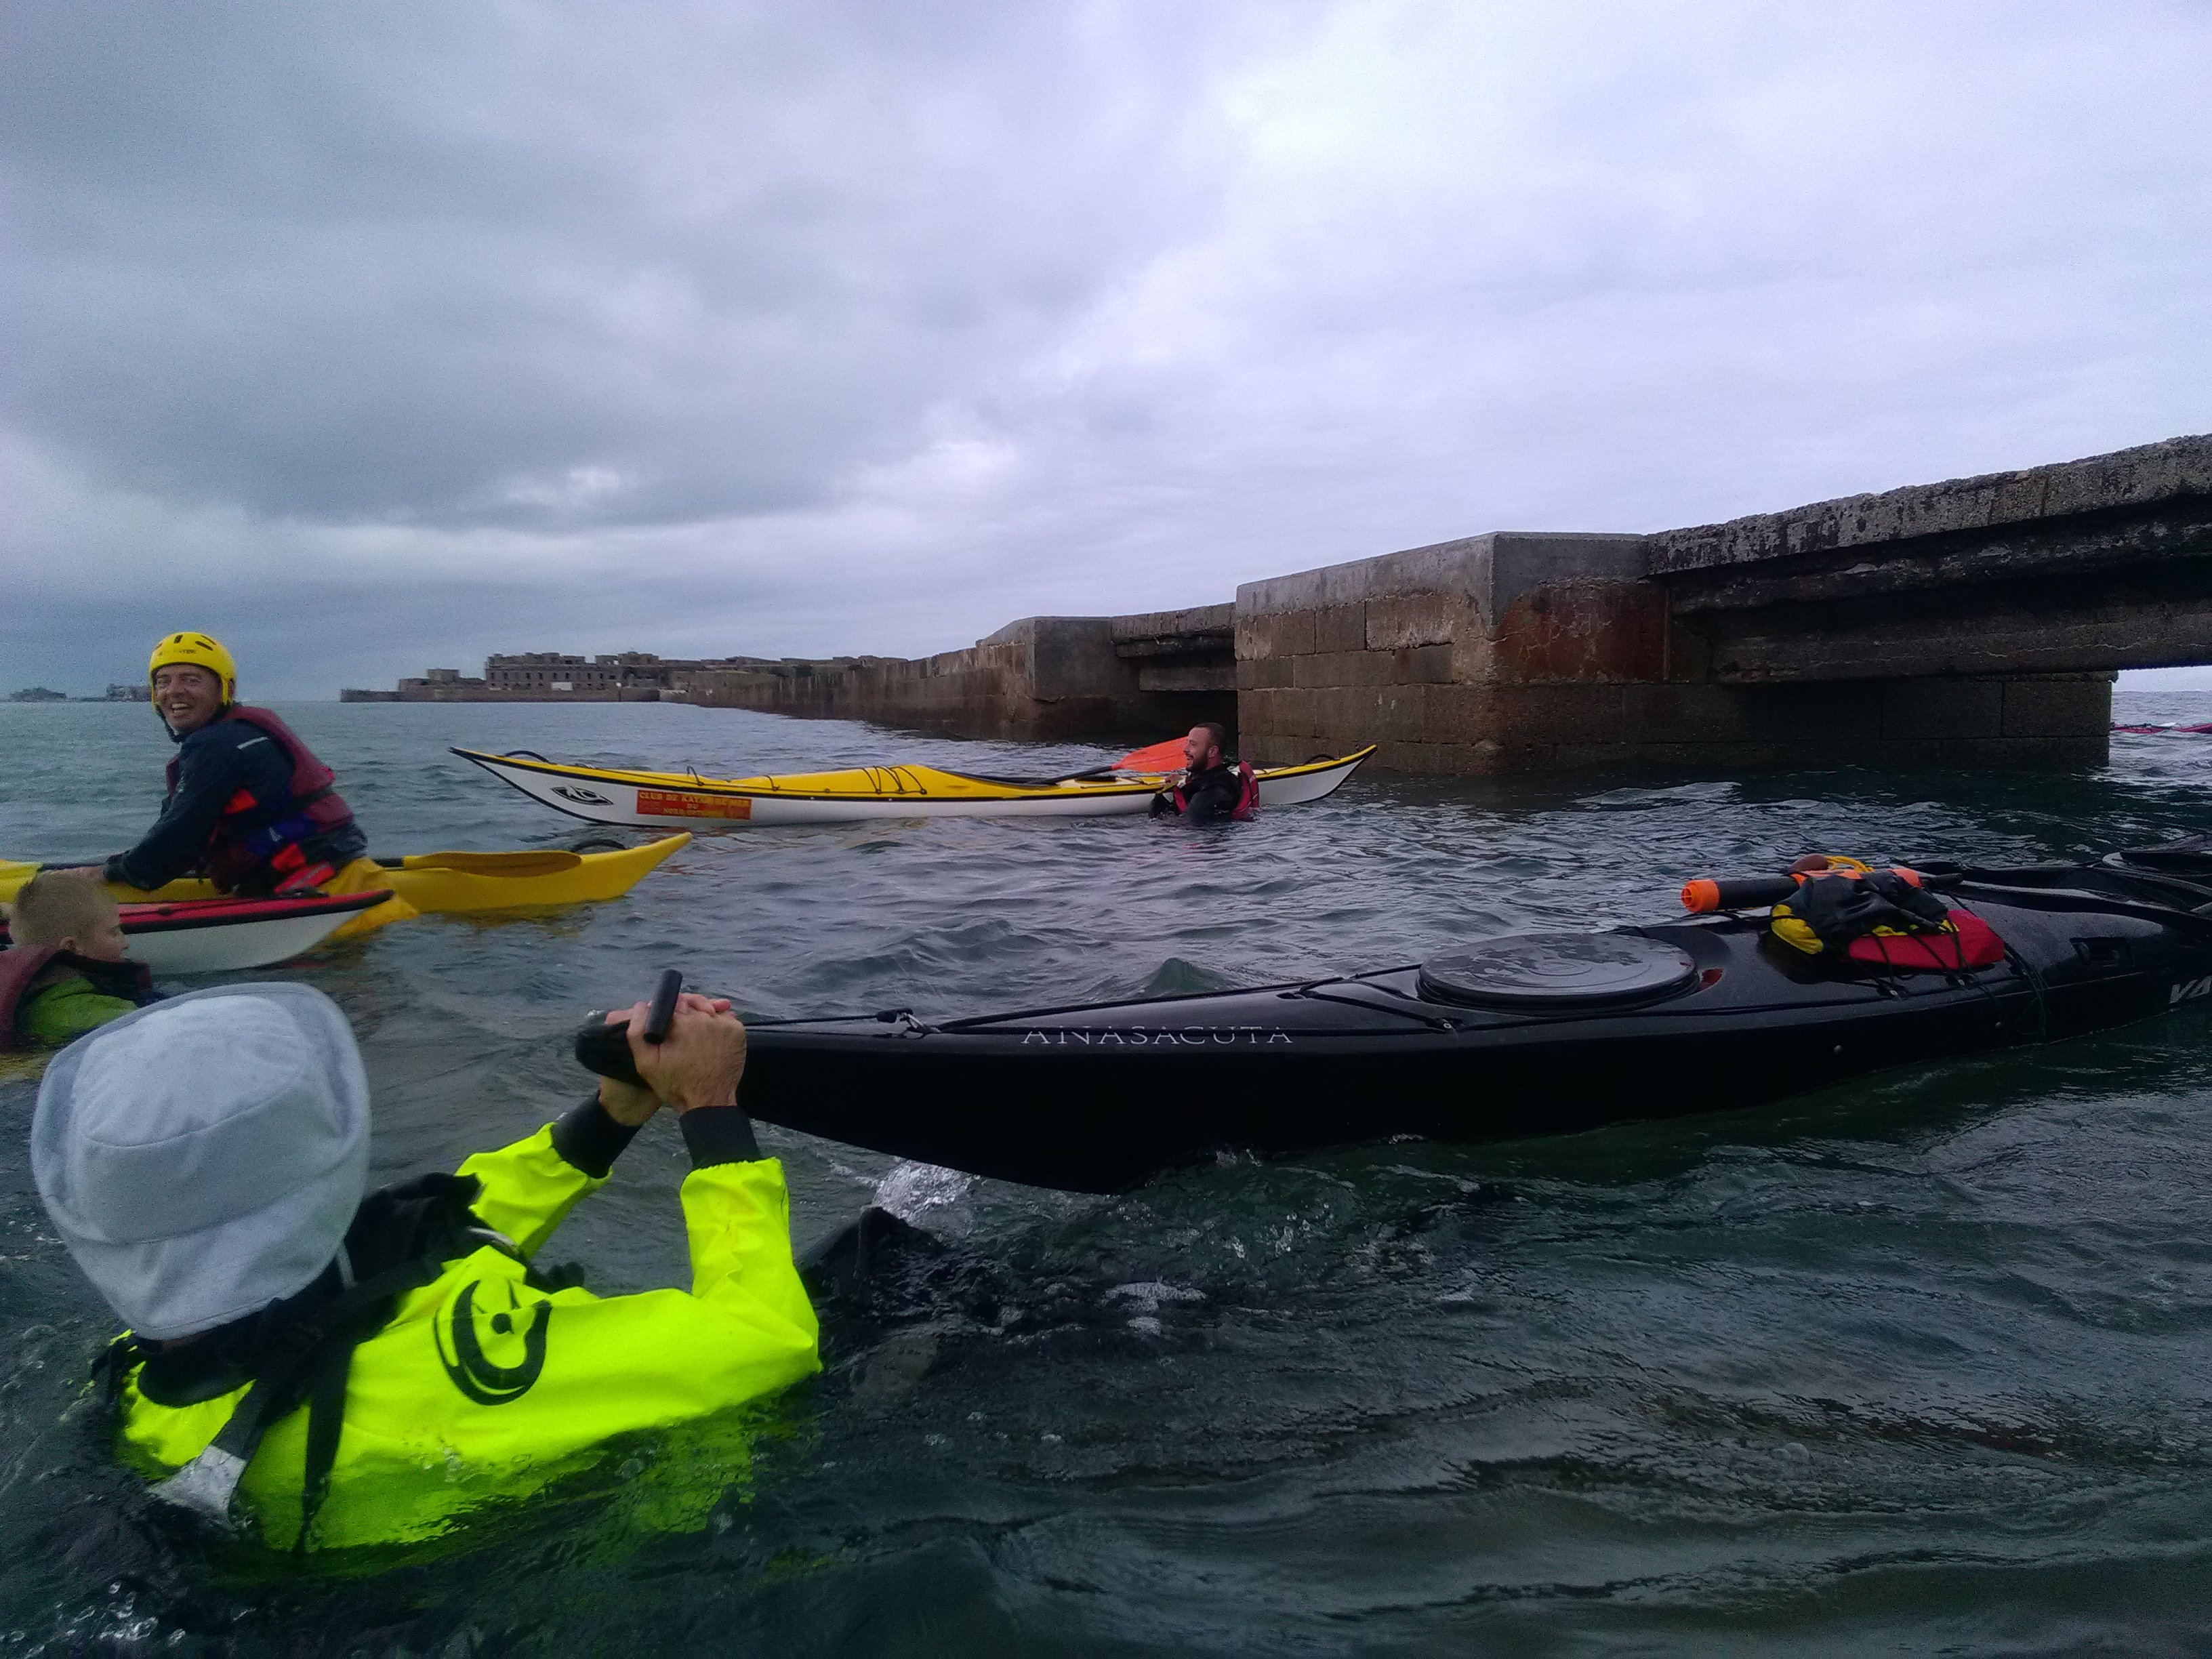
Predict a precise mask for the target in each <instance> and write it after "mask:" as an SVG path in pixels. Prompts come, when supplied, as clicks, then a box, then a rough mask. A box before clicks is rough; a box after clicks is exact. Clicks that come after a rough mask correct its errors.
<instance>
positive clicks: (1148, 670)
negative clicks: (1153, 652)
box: [1137, 658, 1237, 691]
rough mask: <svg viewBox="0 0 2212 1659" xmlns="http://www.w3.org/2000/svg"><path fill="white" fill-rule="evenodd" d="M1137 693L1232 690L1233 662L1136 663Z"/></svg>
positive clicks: (1141, 660) (1233, 685) (1233, 678)
mask: <svg viewBox="0 0 2212 1659" xmlns="http://www.w3.org/2000/svg"><path fill="white" fill-rule="evenodd" d="M1137 690H1139V691H1234V690H1237V665H1236V664H1235V663H1228V662H1225V663H1195V662H1148V661H1146V660H1145V659H1142V658H1139V659H1138V662H1137Z"/></svg>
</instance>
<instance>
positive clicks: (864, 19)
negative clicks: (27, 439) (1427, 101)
mask: <svg viewBox="0 0 2212 1659" xmlns="http://www.w3.org/2000/svg"><path fill="white" fill-rule="evenodd" d="M801 15H802V14H801V13H799V11H797V10H794V9H788V8H778V7H770V6H757V7H725V6H714V5H699V6H696V7H688V8H685V7H668V8H654V9H635V10H617V9H613V8H598V9H544V8H524V7H519V6H485V7H447V6H428V5H422V6H412V7H386V8H379V9H375V10H374V11H357V10H352V9H319V8H305V7H293V6H255V7H243V8H240V7H231V8H223V7H206V8H202V7H193V8H165V9H155V10H152V11H149V10H148V9H143V8H127V9H126V8H122V7H105V8H103V7H99V6H94V7H92V8H83V7H79V6H76V5H69V6H58V5H46V6H39V5H32V6H28V7H25V8H22V9H20V10H19V11H18V12H17V13H16V14H15V33H16V38H15V40H14V41H13V43H12V50H11V51H10V52H9V53H8V55H7V58H6V63H7V64H9V66H10V67H9V69H8V70H6V71H5V79H4V80H0V102H4V104H5V105H6V106H8V107H9V109H10V110H12V112H13V113H12V114H11V115H10V116H9V118H8V119H9V130H8V133H7V138H8V143H9V155H10V162H9V193H10V195H11V197H14V198H15V201H16V203H17V204H18V210H17V215H16V217H17V222H18V223H19V226H20V227H21V241H20V243H19V247H18V252H17V255H16V264H17V279H16V286H17V293H18V296H19V307H20V311H21V314H22V315H23V316H24V317H25V318H26V319H27V320H28V322H29V325H30V326H29V327H28V328H27V331H26V339H25V347H26V349H25V350H24V351H23V353H22V355H21V357H20V358H19V359H18V361H17V362H16V363H15V368H14V369H13V370H12V371H10V378H11V379H12V380H14V382H15V392H14V396H13V399H12V401H13V402H14V404H15V407H16V410H17V411H18V414H17V418H18V419H19V420H20V421H21V422H22V423H23V425H24V427H25V428H26V429H27V431H28V432H30V433H31V434H32V435H34V436H36V437H38V438H40V439H41V440H43V441H46V442H48V443H51V444H52V445H54V446H56V447H58V448H60V449H61V450H63V451H64V453H67V454H69V455H70V456H72V457H74V458H76V459H77V460H78V461H79V462H80V463H81V464H82V465H86V466H87V467H88V468H89V469H90V470H92V471H94V472H95V473H96V474H97V475H98V476H99V477H101V478H103V479H104V480H106V481H108V482H110V483H113V484H115V485H117V486H118V487H121V488H125V489H136V490H141V491H147V492H151V493H155V494H159V495H173V496H177V497H179V498H182V499H186V500H200V501H235V502H237V503H240V504H241V505H243V506H245V507H248V508H249V509H251V510H252V511H255V512H258V513H268V514H271V515H278V516H284V515H291V516H299V517H303V518H307V519H313V520H325V519H336V520H344V519H361V518H371V519H389V520H404V521H412V522H430V523H486V522H492V523H502V522H503V523H537V524H541V525H542V524H560V523H591V522H599V523H635V522H650V521H656V520H659V521H665V520H678V519H688V518H694V517H699V516H705V515H713V514H716V513H744V512H760V511H773V510H778V509H781V508H786V507H792V506H794V505H797V504H799V503H803V502H805V501H815V500H818V499H820V497H821V495H822V494H823V490H824V489H826V488H827V486H828V484H829V481H830V480H831V479H832V478H834V477H836V475H837V474H838V473H839V472H840V471H842V470H844V469H845V468H848V467H849V466H851V465H854V464H855V463H856V462H859V461H861V460H865V459H869V458H873V457H883V456H887V455H890V454H891V453H896V450H897V448H898V447H899V443H900V441H901V439H902V435H904V433H905V432H906V431H907V429H908V428H909V427H910V425H911V423H912V422H913V421H914V420H915V418H916V416H917V415H918V414H919V412H920V411H921V410H923V409H925V408H926V407H927V405H928V404H930V403H931V402H932V401H933V399H934V398H937V397H939V396H940V395H941V393H942V388H943V387H944V386H945V384H946V383H947V382H948V381H949V380H958V379H960V378H961V377H963V375H968V374H973V373H975V371H976V370H977V369H978V368H980V367H982V366H987V365H988V364H990V363H993V362H1010V361H1012V360H1014V359H1016V358H1018V356H1020V355H1021V354H1023V353H1024V352H1026V351H1030V350H1033V349H1036V346H1037V345H1038V343H1039V342H1040V340H1041V339H1042V337H1044V336H1045V335H1046V334H1047V332H1048V331H1050V330H1051V329H1052V328H1053V327H1054V326H1055V325H1057V324H1059V323H1060V322H1062V321H1064V320H1065V319H1066V318H1067V317H1068V316H1069V315H1070V314H1071V313H1074V312H1076V311H1079V309H1080V308H1081V307H1084V306H1085V304H1087V303H1088V302H1089V301H1091V299H1092V298H1094V297H1095V296H1096V295H1097V293H1098V291H1099V290H1100V289H1101V288H1102V286H1103V285H1105V284H1108V283H1111V282H1113V281H1114V280H1115V278H1116V276H1117V275H1118V274H1119V273H1120V272H1121V271H1122V270H1126V269H1127V268H1128V267H1129V266H1130V265H1131V264H1134V263H1137V262H1139V261H1141V260H1142V259H1144V258H1146V257H1148V256H1150V255H1151V254H1152V252H1155V251H1156V250H1157V249H1158V246H1160V244H1161V243H1162V241H1163V240H1164V239H1168V238H1171V237H1172V236H1173V235H1175V234H1177V232H1178V231H1179V230H1181V229H1182V228H1186V227H1187V226H1188V222H1190V220H1191V219H1192V217H1193V216H1194V214H1196V213H1197V212H1199V211H1200V210H1202V209H1203V207H1204V206H1205V201H1206V185H1207V181H1206V179H1205V178H1204V177H1203V176H1202V170H1200V174H1199V175H1198V176H1193V175H1191V173H1189V170H1188V169H1187V168H1185V167H1182V164H1181V162H1180V161H1179V159H1178V157H1177V155H1176V151H1177V149H1178V146H1181V145H1183V144H1185V143H1188V141H1189V139H1190V137H1191V134H1190V132H1189V115H1188V108H1187V106H1186V102H1185V99H1184V92H1185V89H1186V87H1187V83H1188V80H1189V78H1190V77H1191V76H1193V75H1194V74H1195V73H1196V72H1197V71H1198V70H1199V69H1200V68H1201V67H1202V66H1203V64H1204V61H1205V59H1206V55H1207V51H1208V46H1207V42H1206V40H1205V39H1204V38H1203V32H1202V31H1193V32H1192V33H1193V34H1194V36H1195V37H1196V38H1194V39H1192V40H1189V41H1188V43H1187V44H1186V45H1185V46H1181V47H1179V46H1177V45H1176V41H1175V40H1174V39H1173V37H1169V38H1168V39H1166V40H1164V42H1163V43H1162V44H1161V45H1160V46H1159V47H1158V49H1156V50H1152V51H1148V52H1143V53H1141V54H1136V55H1134V56H1133V61H1132V62H1130V63H1129V64H1128V65H1127V73H1126V74H1125V75H1124V76H1121V77H1118V78H1117V77H1104V78H1102V77H1101V76H1098V74H1097V62H1096V60H1095V58H1093V57H1091V55H1089V54H1086V53H1085V52H1084V51H1082V50H1080V48H1081V46H1082V45H1083V42H1082V40H1081V39H1080V37H1081V35H1082V33H1083V28H1082V25H1081V19H1082V18H1083V16H1084V15H1085V14H1084V13H1083V12H1082V11H1080V10H1079V9H1068V10H1066V11H1061V10H1059V9H1038V10H1036V11H1034V12H1030V13H1026V14H1019V13H1017V14H1006V13H999V12H997V11H995V10H994V9H976V8H962V7H914V8H906V7H900V8H890V9H877V8H864V7H854V8H849V9H848V8H839V7H835V6H832V7H826V8H809V9H806V10H805V13H804V14H803V15H804V18H805V21H804V23H803V24H802V23H801V22H800V21H799V19H800V18H801ZM1179 59H1180V60H1182V61H1178V60H1179Z"/></svg>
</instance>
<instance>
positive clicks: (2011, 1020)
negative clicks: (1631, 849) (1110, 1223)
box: [740, 846, 2212, 1192]
mask: <svg viewBox="0 0 2212 1659" xmlns="http://www.w3.org/2000/svg"><path fill="white" fill-rule="evenodd" d="M1923 868H1924V869H1926V870H1927V871H1928V872H1929V876H1930V878H1931V880H1932V883H1933V884H1934V885H1935V886H1936V888H1938V889H1939V890H1941V891H1942V896H1943V898H1944V901H1945V902H1947V903H1948V904H1949V905H1951V906H1953V907H1954V908H1958V909H1962V910H1965V911H1967V912H1969V913H1971V914H1972V915H1976V916H1978V917H1979V918H1981V920H1982V921H1984V922H1986V923H1987V924H1988V925H1989V927H1991V928H1992V929H1994V930H1995V932H1996V933H1997V934H1998V935H1999V936H2000V938H2001V939H2002V940H2003V943H2004V946H2005V951H2004V956H2003V959H2002V961H1999V962H1996V963H1992V964H1990V965H1989V966H1986V967H1982V968H1978V969H1969V970H1962V971H1929V970H1923V971H1915V972H1899V971H1893V970H1892V969H1887V968H1882V967H1868V966H1864V965H1862V964H1857V963H1836V962H1831V961H1828V960H1826V959H1817V958H1813V957H1807V956H1804V955H1802V954H1800V953H1799V952H1798V951H1793V950H1791V949H1790V948H1789V947H1788V946H1787V945H1784V944H1782V943H1781V942H1780V941H1779V940H1778V939H1775V938H1774V937H1773V936H1772V934H1771V932H1770V929H1769V927H1768V919H1767V918H1766V916H1765V915H1763V914H1758V915H1751V914H1723V915H1711V916H1705V917H1697V918H1692V919H1686V920H1684V921H1674V922H1665V923H1661V924H1657V925H1655V926H1650V927H1632V928H1622V929H1618V930H1614V931H1612V932H1607V933H1547V934H1523V935H1517V936H1515V937H1513V938H1510V939H1498V940H1492V941H1490V942H1489V943H1488V944H1486V945H1478V946H1474V947H1471V948H1469V949H1467V950H1464V951H1457V952H1455V953H1453V954H1452V955H1449V956H1445V957H1437V958H1434V959H1432V960H1431V961H1430V962H1427V963H1422V964H1420V965H1419V966H1413V967H1405V968H1395V969H1388V970H1385V971H1382V972H1376V973H1366V974H1359V975H1352V976H1351V977H1348V978H1343V979H1330V980H1321V981H1306V982H1302V983H1298V984H1291V985H1274V986H1267V987H1261V988H1259V989H1256V990H1249V991H1231V992H1220V993H1214V994H1206V995H1200V996H1180V997H1161V998H1148V999H1145V1000H1137V1001H1131V1002H1119V1003H1108V1004H1101V1005H1094V1006H1084V1007H1065V1008H1046V1009H1038V1010H1032V1011H1028V1012H1018V1013H1002V1014H991V1015H985V1016H981V1017H979V1018H964V1019H950V1020H922V1019H918V1018H914V1017H912V1016H910V1015H907V1014H884V1015H876V1016H872V1017H868V1018H858V1019H849V1018H848V1019H820V1020H800V1021H793V1022H784V1023H776V1024H769V1023H766V1022H763V1023H759V1024H755V1025H754V1026H752V1027H751V1028H750V1029H751V1039H750V1058H749V1060H748V1061H747V1064H746V1068H745V1073H744V1084H743V1085H742V1089H741V1091H740V1098H741V1100H742V1101H743V1103H744V1105H745V1106H746V1107H747V1108H748V1109H750V1111H751V1112H752V1114H753V1115H755V1116H756V1117H758V1118H761V1119H763V1120H765V1121H768V1122H770V1123H777V1124H781V1125H783V1126H785V1127H788V1128H793V1129H799V1130H804V1131H805V1132H806V1133H810V1134H816V1135H821V1136H823V1137H826V1138H827V1139H832V1140H838V1141H843V1142H846V1143H848V1144H849V1145H852V1146H863V1147H869V1148H872V1149H874V1150H876V1151H878V1152H890V1153H893V1154H896V1155H897V1156H899V1157H902V1158H916V1159H920V1160H922V1161H924V1162H927V1163H931V1164H945V1165H948V1166H950V1167H951V1168H954V1169H959V1170H971V1171H973V1172H975V1174H978V1175H986V1176H997V1177H1000V1178H1001V1179H1004V1180H1008V1181H1017V1182H1028V1183H1030V1184H1032V1185H1036V1186H1040V1187H1057V1188H1067V1189H1070V1190H1073V1191H1078V1192H1114V1191H1120V1190H1122V1189H1125V1188H1129V1187H1132V1186H1134V1185H1136V1184H1137V1183H1138V1182H1142V1181H1144V1180H1145V1179H1146V1178H1147V1177H1148V1176H1152V1175H1154V1174H1156V1173H1158V1171H1160V1170H1164V1169H1167V1168H1169V1167H1170V1166H1173V1165H1175V1164H1182V1163H1187V1162H1188V1161H1190V1160H1192V1159H1194V1158H1202V1157H1204V1156H1206V1154H1209V1153H1212V1152H1216V1151H1220V1150H1227V1149H1235V1150H1249V1151H1253V1152H1261V1153H1288V1152H1305V1151H1310V1150H1312V1149H1316V1148H1319V1147H1324V1146H1341V1145H1347V1144H1351V1143H1356V1142H1361V1141H1375V1140H1381V1139H1388V1138H1389V1137H1392V1136H1396V1135H1419V1136H1425V1137H1431V1138H1434V1139H1446V1140H1486V1139H1511V1138H1518V1137H1522V1136H1527V1135H1538V1134H1557V1133H1571V1132H1574V1131H1577V1130H1583V1129H1588V1128H1591V1127H1595V1126H1597V1125H1600V1124H1604V1123H1607V1122H1613V1121H1622V1120H1628V1119H1636V1118H1658V1117H1668V1116H1674V1115H1681V1114H1686V1113H1691V1112H1706V1111H1713V1110H1719V1109H1729V1108H1741V1107H1746V1106H1755V1105H1759V1104H1761V1103H1765V1102H1769V1101H1773V1100H1778V1099H1780V1098H1783V1097H1786V1096H1790V1095H1793V1094H1799V1093H1802V1092H1805V1091H1808V1090H1813V1089H1817V1088H1820V1087H1822V1086H1824V1085H1828V1084H1831V1083H1834V1082H1836V1081H1838V1079H1844V1078H1850V1077H1853V1076H1857V1075H1859V1074H1861V1073H1868V1072H1874V1071H1880V1070H1884V1069H1887V1068H1891V1067H1895V1066H1911V1065H1921V1064H1925V1063H1927V1062H1929V1061H1933V1060H1942V1059H1946V1058H1948V1057H1950V1056H1953V1055H1962V1054H1978V1053H1982V1052H1985V1051H1987V1050H1990V1049H1997V1048H2014V1047H2018V1046H2021V1045H2024V1044H2027V1043H2034V1042H2050V1041H2054V1040H2057V1039H2059V1038H2063V1037H2070V1036H2080V1035H2081V1034H2082V1033H2085V1032H2089V1031H2096V1030H2104V1029H2106V1028H2107V1027H2111V1026H2115V1025H2122V1024H2127V1023H2129V1022H2130V1021H2132V1020H2137V1019H2142V1018H2147V1017H2148V1016H2150V1015H2152V1014H2157V1013H2163V1012H2166V1010H2168V1009H2170V1008H2175V1007H2179V1006H2182V1005H2185V1004H2187V1003H2191V1002H2194V1001H2197V1000H2200V999H2203V998H2205V997H2207V996H2208V994H2212V853H2208V852H2205V851H2203V850H2200V849H2198V848H2195V847H2193V846H2178V847H2176V848H2166V849H2159V850H2156V851H2154V852H2148V853H2143V854H2114V855H2112V857H2111V858H2110V859H2108V860H2105V861H2104V862H2103V863H2101V864H2099V865H2093V866H2075V865H2067V866H2029V867H2021V868H2011V869H1964V870H1961V869H1957V868H1948V867H1946V866H1923Z"/></svg>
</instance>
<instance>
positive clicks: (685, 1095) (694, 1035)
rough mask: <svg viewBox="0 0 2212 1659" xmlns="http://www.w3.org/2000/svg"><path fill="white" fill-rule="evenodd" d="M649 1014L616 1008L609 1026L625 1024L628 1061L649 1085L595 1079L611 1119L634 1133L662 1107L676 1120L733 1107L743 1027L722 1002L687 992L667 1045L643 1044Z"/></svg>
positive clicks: (740, 1069)
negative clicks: (699, 1111) (705, 1108)
mask: <svg viewBox="0 0 2212 1659" xmlns="http://www.w3.org/2000/svg"><path fill="white" fill-rule="evenodd" d="M646 1014H647V1007H646V1005H645V1004H644V1003H642V1002H641V1003H638V1004H636V1005H635V1006H632V1007H629V1008H617V1009H613V1010H611V1012H609V1013H608V1015H607V1023H608V1024H613V1023H614V1022H615V1021H617V1020H623V1019H626V1020H628V1021H629V1057H630V1061H631V1063H632V1064H633V1065H635V1066H636V1067H637V1074H638V1075H639V1076H640V1077H641V1078H643V1079H645V1080H646V1083H647V1085H649V1086H647V1087H646V1088H643V1089H641V1088H638V1087H637V1086H636V1085H634V1084H629V1083H623V1082H622V1081H620V1080H619V1079H615V1078H611V1077H603V1078H601V1079H599V1104H600V1106H601V1107H602V1108H604V1109H605V1111H606V1114H607V1115H608V1116H609V1117H611V1118H612V1119H614V1121H616V1122H617V1123H622V1124H627V1125H628V1126H629V1127H632V1128H635V1127H637V1126H638V1125H640V1124H641V1123H643V1122H645V1121H647V1119H649V1118H650V1117H652V1115H653V1114H654V1113H655V1112H657V1111H659V1109H661V1107H662V1105H663V1104H664V1103H665V1105H666V1106H667V1107H668V1108H669V1109H671V1111H673V1112H675V1113H676V1114H677V1115H678V1116H679V1117H680V1116H681V1115H683V1114H684V1113H685V1112H689V1111H694V1110H696V1109H698V1108H700V1107H702V1106H733V1105H735V1104H736V1103H737V1099H738V1079H739V1078H740V1077H742V1076H744V1070H745V1028H744V1025H743V1024H740V1023H739V1021H738V1017H737V1016H736V1015H735V1014H733V1013H732V1012H730V1005H729V1001H728V1000H727V999H726V998H724V997H702V996H700V995H698V994H696V993H695V992H690V991H686V992H684V994H682V995H681V996H679V997H678V998H677V999H676V1018H675V1019H674V1021H673V1022H672V1023H671V1024H670V1026H669V1028H668V1039H667V1041H666V1042H660V1043H652V1042H646V1041H644V1039H642V1038H641V1037H640V1036H638V1033H639V1032H641V1031H642V1030H645V1019H646Z"/></svg>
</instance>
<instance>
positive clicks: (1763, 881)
mask: <svg viewBox="0 0 2212 1659" xmlns="http://www.w3.org/2000/svg"><path fill="white" fill-rule="evenodd" d="M1796 891H1797V878H1796V877H1795V876H1723V877H1721V878H1713V877H1711V876H1700V877H1699V878H1697V879H1696V880H1695V881H1686V882H1684V883H1683V884H1682V908H1684V909H1685V910H1687V911H1688V912H1689V913H1690V914H1691V915H1697V916H1702V915H1711V913H1712V912H1714V911H1716V910H1755V909H1757V908H1759V907H1760V906H1761V905H1767V904H1778V903H1780V902H1782V901H1783V900H1784V899H1786V898H1789V897H1790V896H1793V895H1794V894H1795V893H1796Z"/></svg>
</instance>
